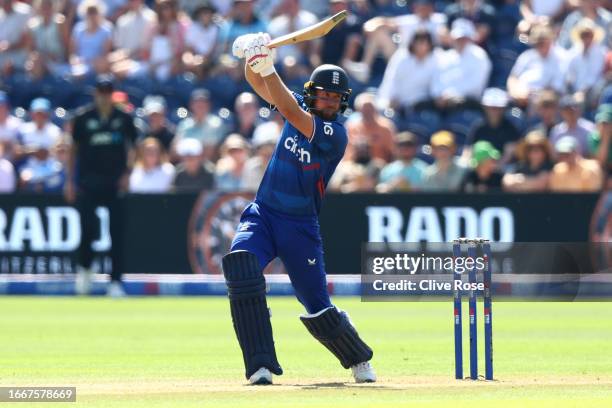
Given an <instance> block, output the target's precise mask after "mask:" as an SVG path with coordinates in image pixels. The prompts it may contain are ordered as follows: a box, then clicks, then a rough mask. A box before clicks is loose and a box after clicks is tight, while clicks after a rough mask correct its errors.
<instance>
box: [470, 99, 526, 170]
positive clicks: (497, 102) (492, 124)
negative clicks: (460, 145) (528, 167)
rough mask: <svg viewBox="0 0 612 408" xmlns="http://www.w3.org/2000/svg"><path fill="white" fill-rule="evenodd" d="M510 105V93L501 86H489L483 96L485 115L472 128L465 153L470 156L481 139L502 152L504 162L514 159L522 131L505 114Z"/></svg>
mask: <svg viewBox="0 0 612 408" xmlns="http://www.w3.org/2000/svg"><path fill="white" fill-rule="evenodd" d="M507 106H508V94H507V93H506V91H503V90H501V89H499V88H488V89H486V90H485V92H484V94H483V96H482V108H483V110H484V112H485V117H484V119H482V121H480V122H478V123H477V124H476V125H475V126H474V127H473V128H472V130H471V132H470V134H469V136H468V138H467V140H466V147H465V148H464V149H463V155H464V156H465V157H467V158H469V157H470V153H471V148H470V146H471V145H473V144H474V143H476V142H478V141H480V140H486V141H488V142H490V143H491V144H492V145H493V147H495V148H496V149H497V150H499V151H500V152H502V160H501V161H502V163H508V162H510V161H511V160H512V159H513V156H514V150H515V148H516V143H517V142H518V140H519V138H520V136H521V135H520V132H519V130H518V129H517V128H516V126H514V124H513V123H512V122H511V121H510V120H509V119H508V118H507V117H506V116H505V110H506V107H507Z"/></svg>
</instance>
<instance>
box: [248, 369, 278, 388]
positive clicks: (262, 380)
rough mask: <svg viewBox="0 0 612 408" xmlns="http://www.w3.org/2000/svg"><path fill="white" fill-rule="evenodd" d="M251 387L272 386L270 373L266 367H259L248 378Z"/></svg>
mask: <svg viewBox="0 0 612 408" xmlns="http://www.w3.org/2000/svg"><path fill="white" fill-rule="evenodd" d="M249 383H250V384H251V385H270V384H272V373H271V372H270V370H268V369H267V368H266V367H261V368H260V369H259V370H257V371H255V373H253V375H252V376H250V377H249Z"/></svg>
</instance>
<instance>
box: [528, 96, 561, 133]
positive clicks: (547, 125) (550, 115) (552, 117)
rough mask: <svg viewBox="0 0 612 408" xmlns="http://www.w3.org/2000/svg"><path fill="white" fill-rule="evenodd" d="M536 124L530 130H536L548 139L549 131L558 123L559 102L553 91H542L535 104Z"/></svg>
mask: <svg viewBox="0 0 612 408" xmlns="http://www.w3.org/2000/svg"><path fill="white" fill-rule="evenodd" d="M535 113H536V117H537V122H536V124H535V125H534V126H533V127H532V128H531V129H530V130H538V131H540V132H542V133H544V134H545V135H546V137H550V132H551V130H552V129H553V128H554V127H555V126H556V125H557V123H559V120H558V119H559V101H558V98H557V94H556V93H555V91H552V90H548V89H544V90H542V91H541V92H539V93H538V96H537V97H536V102H535Z"/></svg>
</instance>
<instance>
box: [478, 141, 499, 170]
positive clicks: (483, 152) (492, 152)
mask: <svg viewBox="0 0 612 408" xmlns="http://www.w3.org/2000/svg"><path fill="white" fill-rule="evenodd" d="M500 157H501V155H500V154H499V150H497V149H496V148H495V146H493V145H492V144H491V142H487V141H486V140H481V141H479V142H476V143H474V147H473V148H472V166H474V167H476V166H479V165H480V164H481V163H482V162H484V161H485V160H487V159H493V160H499V158H500Z"/></svg>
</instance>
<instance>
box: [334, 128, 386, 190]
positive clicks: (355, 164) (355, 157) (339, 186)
mask: <svg viewBox="0 0 612 408" xmlns="http://www.w3.org/2000/svg"><path fill="white" fill-rule="evenodd" d="M385 165H386V162H385V161H383V160H381V159H378V158H373V157H372V156H371V155H370V147H369V146H368V143H367V141H366V140H364V139H360V140H357V141H356V142H355V143H354V144H353V145H352V146H351V149H350V150H348V149H347V152H346V154H345V155H344V158H343V159H342V161H341V162H340V163H339V164H338V167H337V168H336V171H335V172H334V175H333V176H332V178H331V179H330V180H329V185H328V188H329V189H330V190H331V191H339V192H342V193H355V192H360V191H362V192H371V191H373V190H374V189H375V187H376V183H377V182H378V179H379V178H380V172H381V170H382V169H383V167H384V166H385Z"/></svg>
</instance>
